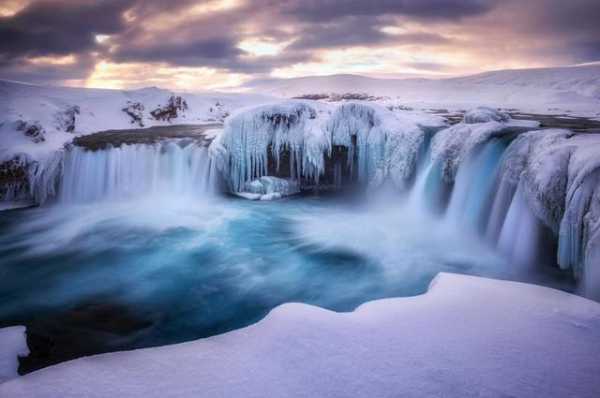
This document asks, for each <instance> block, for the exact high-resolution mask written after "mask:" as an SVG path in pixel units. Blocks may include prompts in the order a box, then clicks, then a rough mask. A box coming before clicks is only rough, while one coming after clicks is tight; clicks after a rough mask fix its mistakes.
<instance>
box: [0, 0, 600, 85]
mask: <svg viewBox="0 0 600 398" xmlns="http://www.w3.org/2000/svg"><path fill="white" fill-rule="evenodd" d="M6 4H8V5H9V6H10V7H9V6H7V7H4V8H0V11H1V12H0V38H1V40H0V77H1V78H11V79H17V80H27V81H36V82H54V83H56V82H59V83H60V82H65V81H68V82H75V81H82V80H83V81H94V82H96V83H98V82H99V81H100V80H99V76H104V78H106V79H117V77H118V73H119V71H123V70H127V74H126V76H127V78H124V79H119V84H118V85H119V86H124V85H126V81H127V79H134V76H135V73H134V70H135V68H143V70H144V73H143V76H144V77H145V78H147V79H149V80H152V81H154V80H153V79H156V81H159V82H161V84H162V83H164V82H167V81H168V78H167V76H168V75H169V72H168V70H169V68H171V70H172V73H181V71H185V73H186V74H188V75H189V76H192V75H194V74H195V73H196V72H197V71H200V72H198V73H201V75H202V76H210V79H213V78H214V79H222V81H223V82H229V81H231V79H226V78H224V76H226V75H227V74H228V73H229V74H232V75H236V76H238V77H236V80H240V79H247V78H264V77H268V76H274V75H277V76H284V75H285V74H286V73H289V74H293V75H297V74H298V73H302V72H303V71H306V73H324V72H327V73H339V72H344V73H363V74H369V73H373V74H386V73H390V74H402V73H415V71H417V72H418V71H422V72H423V73H432V74H433V73H442V72H443V73H448V72H449V71H451V73H458V74H460V73H471V72H478V71H482V70H485V69H499V68H505V67H526V66H544V65H557V64H565V63H574V62H586V61H593V60H598V59H600V45H598V37H600V24H598V20H600V2H599V1H597V0H572V1H569V2H565V1H561V0H529V1H527V2H523V1H520V0H503V1H500V0H371V1H365V0H337V1H334V0H205V1H202V2H198V1H195V0H170V1H168V2H165V1H160V0H104V1H93V0H10V2H7V3H6ZM98 37H102V38H103V40H97V38H98ZM261 43H262V44H261ZM61 57H62V58H61ZM65 57H67V58H65ZM68 57H70V58H68ZM61 60H62V61H61ZM65 60H71V61H73V62H64V61H65ZM100 63H103V64H102V65H105V67H104V68H105V69H106V68H107V67H106V65H109V66H110V71H112V72H114V73H112V72H111V73H110V74H109V73H103V72H102V73H101V71H102V70H101V68H98V67H97V66H98V65H99V64H100ZM119 64H123V68H121V69H119V66H118V65H119ZM152 65H160V76H158V75H157V77H152V73H153V70H154V68H153V67H152ZM157 70H158V69H157ZM319 71H322V72H319ZM92 74H94V76H95V78H94V79H91V80H90V79H86V76H87V77H90V76H91V75H92ZM156 74H158V71H157V72H156ZM240 76H241V77H240ZM131 81H132V85H133V84H135V85H136V86H137V85H139V84H140V83H141V82H140V80H139V79H137V80H135V83H133V80H131ZM185 81H201V80H199V78H194V79H191V78H190V79H188V80H185ZM173 82H175V80H173ZM178 82H179V83H177V84H182V83H181V82H182V80H179V81H178ZM107 84H109V85H110V82H108V83H107ZM165 84H166V83H165Z"/></svg>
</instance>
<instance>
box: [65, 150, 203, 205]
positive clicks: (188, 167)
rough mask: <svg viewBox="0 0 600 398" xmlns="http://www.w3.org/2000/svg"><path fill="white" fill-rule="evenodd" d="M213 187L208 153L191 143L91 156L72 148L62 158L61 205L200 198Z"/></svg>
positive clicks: (93, 153) (91, 152)
mask: <svg viewBox="0 0 600 398" xmlns="http://www.w3.org/2000/svg"><path fill="white" fill-rule="evenodd" d="M212 188H213V181H212V180H211V162H210V159H209V157H208V149H207V148H206V147H204V146H200V145H198V144H196V143H194V142H185V141H165V142H161V143H157V144H154V145H146V144H133V145H123V146H121V147H119V148H111V149H108V150H98V151H90V150H85V149H82V148H79V147H73V148H72V149H71V150H69V151H67V152H66V154H65V159H64V175H63V179H62V183H61V187H60V193H59V200H60V202H63V203H73V202H79V203H80V202H90V201H97V200H101V199H108V200H116V199H124V198H135V197H147V196H149V195H156V194H172V195H174V196H185V197H201V196H205V195H206V194H207V193H209V192H210V191H211V190H212Z"/></svg>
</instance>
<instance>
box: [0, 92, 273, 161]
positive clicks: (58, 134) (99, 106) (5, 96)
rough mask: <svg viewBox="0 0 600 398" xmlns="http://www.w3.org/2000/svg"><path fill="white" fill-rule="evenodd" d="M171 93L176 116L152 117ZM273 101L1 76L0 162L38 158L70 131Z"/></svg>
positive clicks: (214, 114) (213, 116)
mask: <svg viewBox="0 0 600 398" xmlns="http://www.w3.org/2000/svg"><path fill="white" fill-rule="evenodd" d="M171 97H173V98H175V99H177V98H178V97H180V98H181V99H182V100H183V101H185V105H183V104H181V105H180V106H179V109H177V112H176V115H169V114H167V113H163V114H161V113H160V111H159V112H157V113H156V115H157V116H153V115H152V112H153V111H156V110H157V109H158V110H165V108H168V105H169V100H170V98H171ZM272 100H273V99H272V98H271V97H268V96H264V95H258V94H221V93H215V94H191V93H174V92H171V91H168V90H163V89H159V88H155V87H150V88H144V89H139V90H129V91H128V90H104V89H85V88H68V87H51V86H37V85H29V84H23V83H16V82H10V81H0V115H1V116H0V137H1V138H0V162H1V161H3V160H6V159H10V158H12V157H13V156H14V155H15V154H18V153H25V154H27V155H28V156H30V157H31V158H32V159H43V158H44V157H45V156H47V155H48V153H50V152H52V151H55V150H57V149H59V148H61V147H62V146H63V145H64V144H65V143H67V142H70V141H71V140H72V139H73V137H74V136H77V135H83V134H90V133H94V132H98V131H103V130H112V129H131V128H141V127H150V126H160V125H169V124H201V123H208V122H215V121H221V122H222V121H223V119H224V118H225V117H226V116H227V115H228V114H229V113H231V112H232V111H233V110H235V109H238V108H240V107H242V106H247V105H250V104H260V103H264V102H269V101H272ZM174 105H175V106H177V105H178V104H174ZM127 112H129V114H128V113H127ZM132 115H133V116H132ZM136 117H139V119H136ZM167 119H168V120H167ZM19 124H20V125H19ZM30 126H39V129H37V130H40V132H34V130H36V129H34V130H30V135H27V132H28V129H29V127H30ZM31 134H34V135H35V136H32V135H31ZM40 137H41V138H40ZM36 141H37V142H36Z"/></svg>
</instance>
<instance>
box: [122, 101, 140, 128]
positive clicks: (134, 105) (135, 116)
mask: <svg viewBox="0 0 600 398" xmlns="http://www.w3.org/2000/svg"><path fill="white" fill-rule="evenodd" d="M121 110H122V111H123V112H125V113H126V114H127V115H129V117H130V118H131V124H137V125H138V126H140V127H144V105H143V104H141V103H139V102H131V101H127V106H126V107H125V108H123V109H121Z"/></svg>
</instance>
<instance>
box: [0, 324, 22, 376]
mask: <svg viewBox="0 0 600 398" xmlns="http://www.w3.org/2000/svg"><path fill="white" fill-rule="evenodd" d="M28 354H29V349H28V348H27V341H26V339H25V327H23V326H12V327H7V328H0V383H3V382H5V381H7V380H10V379H13V378H15V377H17V376H18V375H19V374H18V373H17V369H18V367H19V361H18V357H19V356H26V355H28Z"/></svg>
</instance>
